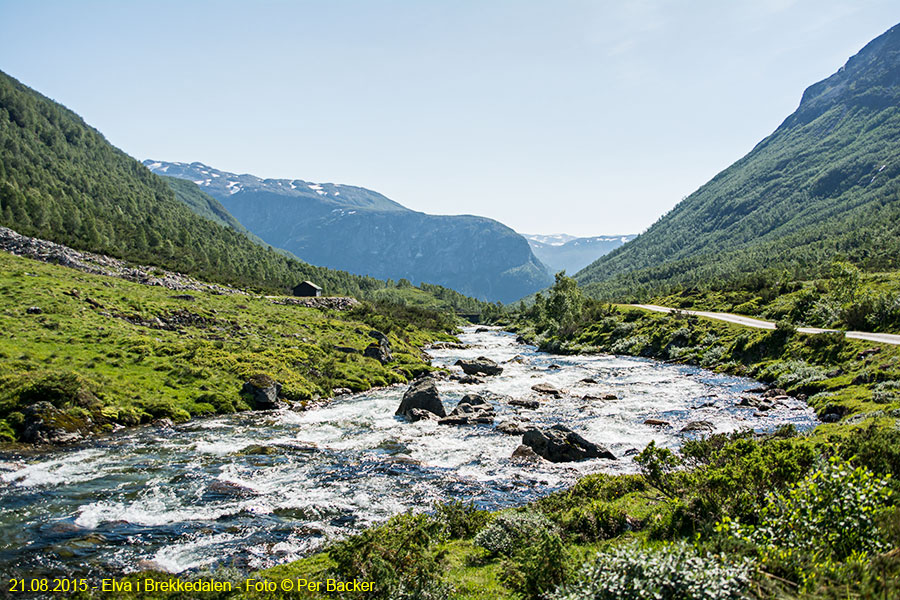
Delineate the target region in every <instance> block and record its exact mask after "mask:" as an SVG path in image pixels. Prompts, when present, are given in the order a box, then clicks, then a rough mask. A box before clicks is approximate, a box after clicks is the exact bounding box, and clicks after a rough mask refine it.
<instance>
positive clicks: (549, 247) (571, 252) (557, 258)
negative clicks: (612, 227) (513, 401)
mask: <svg viewBox="0 0 900 600" xmlns="http://www.w3.org/2000/svg"><path fill="white" fill-rule="evenodd" d="M523 235H524V237H525V239H527V240H528V244H529V245H530V246H531V251H532V252H534V255H535V256H537V257H538V259H540V261H541V262H542V263H544V264H545V265H547V267H548V268H549V269H550V271H552V272H554V273H558V272H559V271H565V272H566V273H568V274H569V275H572V274H574V273H577V272H578V271H580V270H581V269H583V268H584V267H586V266H588V265H589V264H591V263H592V262H594V261H595V260H597V259H598V258H600V257H601V256H603V255H605V254H608V253H609V252H612V251H613V250H615V249H616V248H618V247H619V246H621V245H622V244H624V243H625V242H628V241H630V240H632V239H634V238H635V237H636V236H634V235H597V236H593V237H576V236H574V235H569V234H568V233H552V234H523Z"/></svg>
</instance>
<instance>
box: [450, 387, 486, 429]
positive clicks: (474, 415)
mask: <svg viewBox="0 0 900 600" xmlns="http://www.w3.org/2000/svg"><path fill="white" fill-rule="evenodd" d="M439 422H440V424H441V425H475V424H478V423H485V424H491V423H493V422H494V407H493V405H492V404H491V403H490V402H488V401H487V400H485V399H484V397H483V396H480V395H478V394H466V395H465V396H463V399H462V400H460V401H459V404H457V405H456V408H454V409H453V410H452V411H451V412H450V414H449V415H447V416H446V417H444V418H443V419H441V420H440V421H439Z"/></svg>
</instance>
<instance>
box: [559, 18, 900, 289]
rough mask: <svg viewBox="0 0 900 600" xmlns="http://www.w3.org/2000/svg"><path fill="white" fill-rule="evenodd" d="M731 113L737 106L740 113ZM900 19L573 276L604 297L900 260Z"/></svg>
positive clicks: (886, 265)
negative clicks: (771, 125) (834, 264)
mask: <svg viewBox="0 0 900 600" xmlns="http://www.w3.org/2000/svg"><path fill="white" fill-rule="evenodd" d="M736 118H738V116H737V115H736ZM898 139H900V26H895V27H893V28H891V29H890V30H889V31H887V32H886V33H884V34H883V35H881V36H879V37H878V38H876V39H875V40H873V41H872V42H870V43H869V44H867V45H866V46H865V47H864V48H863V49H862V50H861V51H860V52H859V53H858V54H856V55H855V56H853V57H852V58H850V59H849V60H848V61H847V63H846V64H845V65H844V67H842V68H841V69H840V70H839V71H838V72H837V73H835V74H834V75H832V76H831V77H829V78H827V79H825V80H823V81H820V82H819V83H816V84H815V85H812V86H810V87H809V88H808V89H807V90H806V91H805V92H804V93H803V97H802V99H801V101H800V105H799V107H798V108H797V110H796V111H795V112H794V113H793V114H791V115H790V116H789V117H787V119H785V120H784V122H783V123H782V124H781V125H780V126H779V127H778V128H777V129H776V130H775V131H774V132H773V133H772V134H771V135H769V136H768V137H767V138H765V139H764V140H762V141H761V142H760V143H759V144H757V145H756V147H755V148H753V149H752V150H751V151H750V153H749V154H747V155H746V156H744V157H743V158H741V159H740V160H738V161H737V162H735V163H734V164H733V165H731V166H730V167H728V168H727V169H725V170H724V171H722V172H721V173H719V174H718V175H716V177H714V178H713V179H712V180H711V181H709V182H708V183H706V184H705V185H703V186H702V187H701V188H700V189H698V190H697V191H696V192H694V193H693V194H691V195H690V196H688V197H687V198H686V199H685V200H683V201H682V202H680V203H679V204H678V205H677V206H675V208H673V209H672V210H671V211H670V212H669V213H668V214H666V215H664V216H663V217H661V218H660V219H659V220H658V221H657V222H656V223H655V224H654V225H653V226H652V227H650V228H649V229H648V230H647V231H646V232H645V233H643V234H641V235H640V236H638V237H637V238H636V239H634V240H633V241H632V242H630V243H628V244H626V245H624V246H623V247H621V248H619V249H617V250H615V251H613V252H611V253H610V254H607V255H606V256H604V257H602V258H600V259H599V260H597V261H596V262H594V263H592V264H591V265H590V266H588V267H587V268H585V269H584V270H583V271H582V272H580V273H578V274H577V277H576V279H577V280H578V281H579V283H580V284H582V286H584V287H585V289H586V290H587V291H588V293H590V294H591V295H593V296H595V297H599V298H638V297H645V296H647V295H648V294H654V293H659V292H660V291H664V290H665V289H667V288H672V287H677V286H698V285H701V286H702V285H707V286H708V285H711V284H713V283H715V282H718V283H719V284H722V283H727V282H737V281H741V280H748V279H750V278H753V277H758V276H759V275H760V272H761V271H768V273H769V274H771V275H773V276H778V277H785V276H790V277H808V276H815V275H817V274H820V272H821V271H822V270H824V269H827V268H828V267H829V264H830V263H831V261H832V260H834V259H836V258H840V259H845V260H848V261H850V262H853V263H855V264H857V265H858V266H860V267H861V268H864V269H868V270H892V269H897V268H898V267H900V235H898V229H897V223H900V144H898V143H897V140H898Z"/></svg>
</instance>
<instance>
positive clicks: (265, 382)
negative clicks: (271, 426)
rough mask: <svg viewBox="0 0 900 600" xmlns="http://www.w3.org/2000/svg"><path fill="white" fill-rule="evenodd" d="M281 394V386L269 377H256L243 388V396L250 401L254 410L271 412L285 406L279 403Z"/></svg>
mask: <svg viewBox="0 0 900 600" xmlns="http://www.w3.org/2000/svg"><path fill="white" fill-rule="evenodd" d="M279 392H281V384H280V383H278V382H277V381H275V380H274V379H272V378H271V377H269V376H268V375H254V376H253V377H251V378H250V380H249V381H247V383H245V384H244V387H242V388H241V395H242V396H245V397H247V398H248V399H249V400H250V402H251V406H252V407H253V409H254V410H271V409H273V408H281V407H282V406H284V404H283V403H282V402H279V401H278V393H279Z"/></svg>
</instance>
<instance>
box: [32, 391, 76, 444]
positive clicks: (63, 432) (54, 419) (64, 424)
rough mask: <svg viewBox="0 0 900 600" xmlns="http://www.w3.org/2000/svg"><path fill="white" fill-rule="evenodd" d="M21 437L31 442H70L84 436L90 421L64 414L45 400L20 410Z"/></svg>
mask: <svg viewBox="0 0 900 600" xmlns="http://www.w3.org/2000/svg"><path fill="white" fill-rule="evenodd" d="M22 414H23V415H24V417H25V419H24V421H23V426H24V430H23V432H22V439H23V440H24V441H26V442H29V443H32V444H70V443H72V442H77V441H79V440H81V439H82V438H83V437H85V436H86V435H87V434H88V433H89V430H90V426H91V421H90V420H87V419H79V418H76V417H73V416H71V415H68V414H66V413H65V412H64V411H62V410H60V409H58V408H56V407H55V406H53V405H52V404H50V403H49V402H47V401H46V400H41V401H40V402H35V403H34V404H32V405H30V406H27V407H25V408H24V409H23V410H22Z"/></svg>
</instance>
